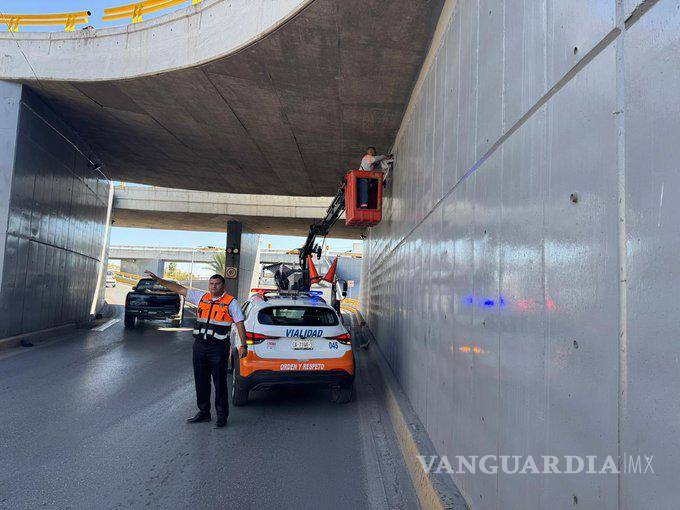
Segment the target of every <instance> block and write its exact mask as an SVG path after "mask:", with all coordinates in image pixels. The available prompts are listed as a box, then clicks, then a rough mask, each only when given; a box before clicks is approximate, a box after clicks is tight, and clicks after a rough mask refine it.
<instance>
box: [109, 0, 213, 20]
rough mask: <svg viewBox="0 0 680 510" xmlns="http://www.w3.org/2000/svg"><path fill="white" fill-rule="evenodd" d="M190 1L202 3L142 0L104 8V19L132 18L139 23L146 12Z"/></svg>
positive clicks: (194, 0) (197, 0) (178, 0)
mask: <svg viewBox="0 0 680 510" xmlns="http://www.w3.org/2000/svg"><path fill="white" fill-rule="evenodd" d="M188 1H190V2H191V3H192V4H198V3H201V1H202V0H142V1H141V2H134V3H131V4H127V5H121V6H119V7H109V8H107V9H104V16H103V17H102V20H103V21H113V20H118V19H132V22H133V23H139V22H140V21H142V18H143V16H144V15H145V14H150V13H152V12H156V11H161V10H163V9H167V8H168V7H174V6H175V5H179V4H184V3H187V2H188Z"/></svg>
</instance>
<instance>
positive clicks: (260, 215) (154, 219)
mask: <svg viewBox="0 0 680 510" xmlns="http://www.w3.org/2000/svg"><path fill="white" fill-rule="evenodd" d="M339 184H340V183H339V182H338V185H339ZM332 199H333V198H332V197H330V196H329V197H292V196H280V195H246V194H236V193H218V192H205V191H191V190H180V189H172V188H162V187H149V186H129V185H125V186H116V188H115V190H114V195H113V220H114V225H115V226H116V227H141V228H160V229H170V230H202V231H208V232H210V231H212V232H224V229H225V225H226V224H227V221H229V220H238V221H240V222H241V223H242V224H243V229H244V231H246V232H254V233H258V234H275V235H294V236H303V237H306V236H307V233H308V231H309V226H310V225H311V224H312V223H313V222H314V221H315V220H318V219H320V218H323V217H324V215H325V214H326V209H327V208H328V206H329V205H330V203H331V201H332ZM363 230H364V229H363V228H358V227H347V226H346V225H345V224H344V222H343V221H340V222H338V224H337V227H336V228H334V229H333V235H332V237H336V238H346V239H358V238H359V235H360V234H361V232H362V231H363Z"/></svg>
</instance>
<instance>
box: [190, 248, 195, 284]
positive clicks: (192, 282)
mask: <svg viewBox="0 0 680 510" xmlns="http://www.w3.org/2000/svg"><path fill="white" fill-rule="evenodd" d="M195 252H196V248H192V249H191V268H190V269H189V288H191V287H192V286H193V284H194V253H195Z"/></svg>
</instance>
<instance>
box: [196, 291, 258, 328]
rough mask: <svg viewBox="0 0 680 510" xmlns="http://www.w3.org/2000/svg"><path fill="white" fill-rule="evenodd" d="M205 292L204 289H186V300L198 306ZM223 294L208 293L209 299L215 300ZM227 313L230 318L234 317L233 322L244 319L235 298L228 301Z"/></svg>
mask: <svg viewBox="0 0 680 510" xmlns="http://www.w3.org/2000/svg"><path fill="white" fill-rule="evenodd" d="M205 294H206V291H204V290H198V289H187V301H189V303H193V304H195V305H196V306H198V303H200V302H201V298H202V297H203V296H204V295H205ZM223 295H224V294H221V295H219V296H217V297H215V298H213V297H212V294H211V295H210V298H211V299H210V300H211V301H217V300H218V299H220V298H221V297H222V296H223ZM229 315H231V318H232V319H234V322H241V321H243V320H244V319H245V317H243V312H242V311H241V305H239V304H238V300H237V299H236V298H234V299H232V300H231V303H229Z"/></svg>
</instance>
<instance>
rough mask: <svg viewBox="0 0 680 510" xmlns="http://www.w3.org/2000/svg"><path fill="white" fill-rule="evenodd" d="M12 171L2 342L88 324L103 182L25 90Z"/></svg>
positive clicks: (55, 119) (63, 130) (64, 130)
mask: <svg viewBox="0 0 680 510" xmlns="http://www.w3.org/2000/svg"><path fill="white" fill-rule="evenodd" d="M21 97H22V99H21V104H20V109H19V112H18V119H19V120H18V122H19V127H18V133H17V137H16V145H15V159H14V166H13V171H12V174H11V194H10V200H9V212H8V218H7V219H8V223H7V225H8V226H7V234H6V244H5V251H4V264H3V275H2V292H1V297H0V299H1V306H0V338H2V337H7V336H12V335H17V334H20V333H26V332H31V331H36V330H41V329H45V328H50V327H53V326H58V325H61V324H66V323H70V322H76V321H82V320H85V319H87V317H88V316H89V312H90V306H91V303H92V298H93V295H94V290H95V288H96V286H97V270H98V264H99V261H100V260H99V259H100V257H101V243H102V242H103V241H104V240H103V237H104V231H105V222H106V212H107V203H108V192H109V183H108V181H106V180H104V179H103V178H102V176H101V174H99V173H98V172H96V171H94V170H93V165H92V164H90V163H89V162H88V158H87V157H85V156H84V155H83V154H81V153H80V152H78V151H77V150H76V149H75V148H74V147H73V145H72V144H71V143H69V141H67V140H70V142H72V143H74V144H76V145H78V147H79V149H80V150H81V151H83V152H84V153H85V154H87V155H88V157H89V159H91V160H94V159H95V156H94V155H93V154H90V153H88V150H87V149H86V146H85V144H83V143H82V142H81V141H79V139H78V137H77V135H75V134H74V133H72V132H71V130H70V129H69V128H68V127H67V126H66V125H64V124H63V123H62V122H61V121H60V119H59V118H58V117H57V116H56V115H55V114H54V113H53V112H52V111H51V110H50V109H49V108H47V107H46V106H45V104H44V103H43V102H42V101H41V100H40V99H39V98H38V97H36V95H35V94H34V93H32V92H31V91H30V90H28V89H27V88H24V89H23V91H22V96H21Z"/></svg>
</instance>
